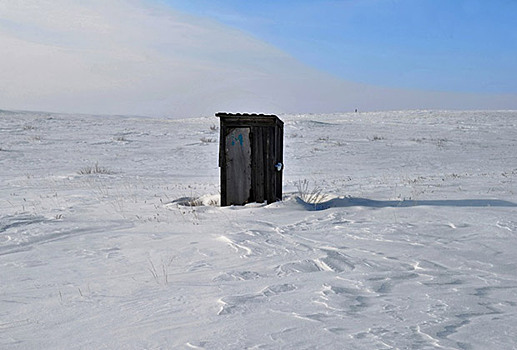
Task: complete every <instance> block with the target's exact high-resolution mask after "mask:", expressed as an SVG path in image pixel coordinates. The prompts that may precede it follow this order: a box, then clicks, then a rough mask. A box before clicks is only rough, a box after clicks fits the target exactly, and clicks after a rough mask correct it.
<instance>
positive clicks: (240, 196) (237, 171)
mask: <svg viewBox="0 0 517 350" xmlns="http://www.w3.org/2000/svg"><path fill="white" fill-rule="evenodd" d="M228 131H229V132H228V134H227V135H226V138H225V152H226V162H225V170H226V188H227V189H230V191H227V192H226V193H227V196H226V201H227V203H228V204H230V205H231V204H244V203H247V202H248V201H249V199H250V192H251V142H250V128H231V129H229V130H228Z"/></svg>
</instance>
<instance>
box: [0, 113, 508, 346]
mask: <svg viewBox="0 0 517 350" xmlns="http://www.w3.org/2000/svg"><path fill="white" fill-rule="evenodd" d="M281 118H282V119H283V120H284V121H285V133H286V139H285V165H286V168H285V173H284V175H285V183H284V197H285V198H284V201H283V202H278V203H272V204H255V203H254V204H249V205H247V206H244V207H226V208H221V207H218V206H217V204H216V201H217V194H218V190H219V183H218V182H219V175H218V168H217V152H218V130H217V123H218V120H217V119H216V118H215V117H206V118H197V119H184V120H168V119H153V118H142V117H116V116H110V117H102V116H87V115H58V114H49V113H22V112H6V111H3V112H0V137H1V138H0V149H1V151H0V266H1V268H0V280H1V281H2V283H1V285H0V347H2V348H6V349H27V348H46V349H51V348H52V349H91V348H96V349H114V348H119V349H168V348H185V349H189V348H201V349H203V348H204V349H246V348H249V349H252V348H255V349H258V348H261V349H343V348H349V349H352V348H353V349H405V348H408V349H433V348H440V349H442V348H445V349H513V348H515V347H516V342H515V339H517V334H516V331H515V325H516V324H517V304H516V303H515V300H516V297H517V273H516V271H517V265H516V262H515V256H516V248H515V246H516V245H515V244H514V243H515V240H516V232H517V220H516V219H515V214H516V212H517V205H516V204H515V203H517V198H516V197H517V196H516V193H515V190H516V188H515V180H516V177H517V156H516V155H515V149H516V143H517V140H516V139H515V130H516V125H517V114H516V113H515V112H503V111H502V112H461V111H460V112H450V111H443V112H437V111H408V112H378V113H349V114H334V115H286V116H281ZM85 168H90V169H95V168H96V169H97V170H99V171H98V172H97V173H93V174H80V172H81V170H82V169H85ZM303 180H308V181H309V188H308V191H311V190H315V189H320V190H321V191H322V193H324V194H325V196H326V197H325V199H324V200H322V201H321V202H320V203H305V202H303V201H300V199H299V198H298V196H299V195H300V194H299V193H297V183H298V182H299V181H303ZM185 204H195V206H188V205H185Z"/></svg>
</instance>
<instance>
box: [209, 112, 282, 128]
mask: <svg viewBox="0 0 517 350" xmlns="http://www.w3.org/2000/svg"><path fill="white" fill-rule="evenodd" d="M215 116H216V117H218V118H221V122H222V123H223V124H225V125H228V126H230V125H232V126H236V125H257V126H260V125H264V126H267V125H283V124H284V123H283V122H282V121H281V120H280V118H278V117H277V116H276V115H274V114H258V113H227V112H219V113H216V114H215Z"/></svg>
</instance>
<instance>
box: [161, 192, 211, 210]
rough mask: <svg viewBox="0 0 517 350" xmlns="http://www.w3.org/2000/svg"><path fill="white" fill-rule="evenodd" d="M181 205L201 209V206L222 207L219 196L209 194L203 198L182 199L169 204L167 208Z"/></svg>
mask: <svg viewBox="0 0 517 350" xmlns="http://www.w3.org/2000/svg"><path fill="white" fill-rule="evenodd" d="M171 205H180V206H185V207H199V206H207V207H208V206H212V207H217V206H219V205H220V199H219V195H218V194H207V195H204V196H201V197H181V198H178V199H175V200H173V201H172V202H170V203H167V204H166V205H165V206H171Z"/></svg>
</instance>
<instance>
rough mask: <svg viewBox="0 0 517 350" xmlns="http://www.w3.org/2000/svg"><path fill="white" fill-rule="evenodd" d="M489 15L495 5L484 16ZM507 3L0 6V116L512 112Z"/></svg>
mask: <svg viewBox="0 0 517 350" xmlns="http://www.w3.org/2000/svg"><path fill="white" fill-rule="evenodd" d="M488 5H491V6H488ZM516 7H517V2H515V1H513V0H512V1H503V0H496V1H491V2H488V1H476V0H469V1H460V0H457V1H440V0H433V1H423V0H422V1H421V0H411V1H409V0H357V1H320V0H313V1H306V0H297V1H291V0H287V1H272V0H265V1H256V2H251V1H234V0H227V1H220V0H211V1H202V0H188V1H186V0H182V1H177V0H110V1H104V0H82V1H79V0H2V1H0V47H2V55H0V67H2V69H1V70H0V109H17V110H43V111H52V112H67V113H93V114H129V115H149V116H167V117H191V116H201V115H213V114H214V113H215V112H217V111H241V112H263V113H329V112H346V111H353V110H355V109H359V110H361V111H363V110H388V109H389V110H393V109H517V79H514V78H515V77H516V76H517V74H516V70H517V68H516V67H515V64H514V62H517V52H516V50H517V49H516V47H517V45H515V43H516V42H517V32H516V29H515V27H517V26H515V25H513V24H512V22H514V19H513V17H515V16H516V15H515V14H517V11H516V10H517V8H516Z"/></svg>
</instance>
